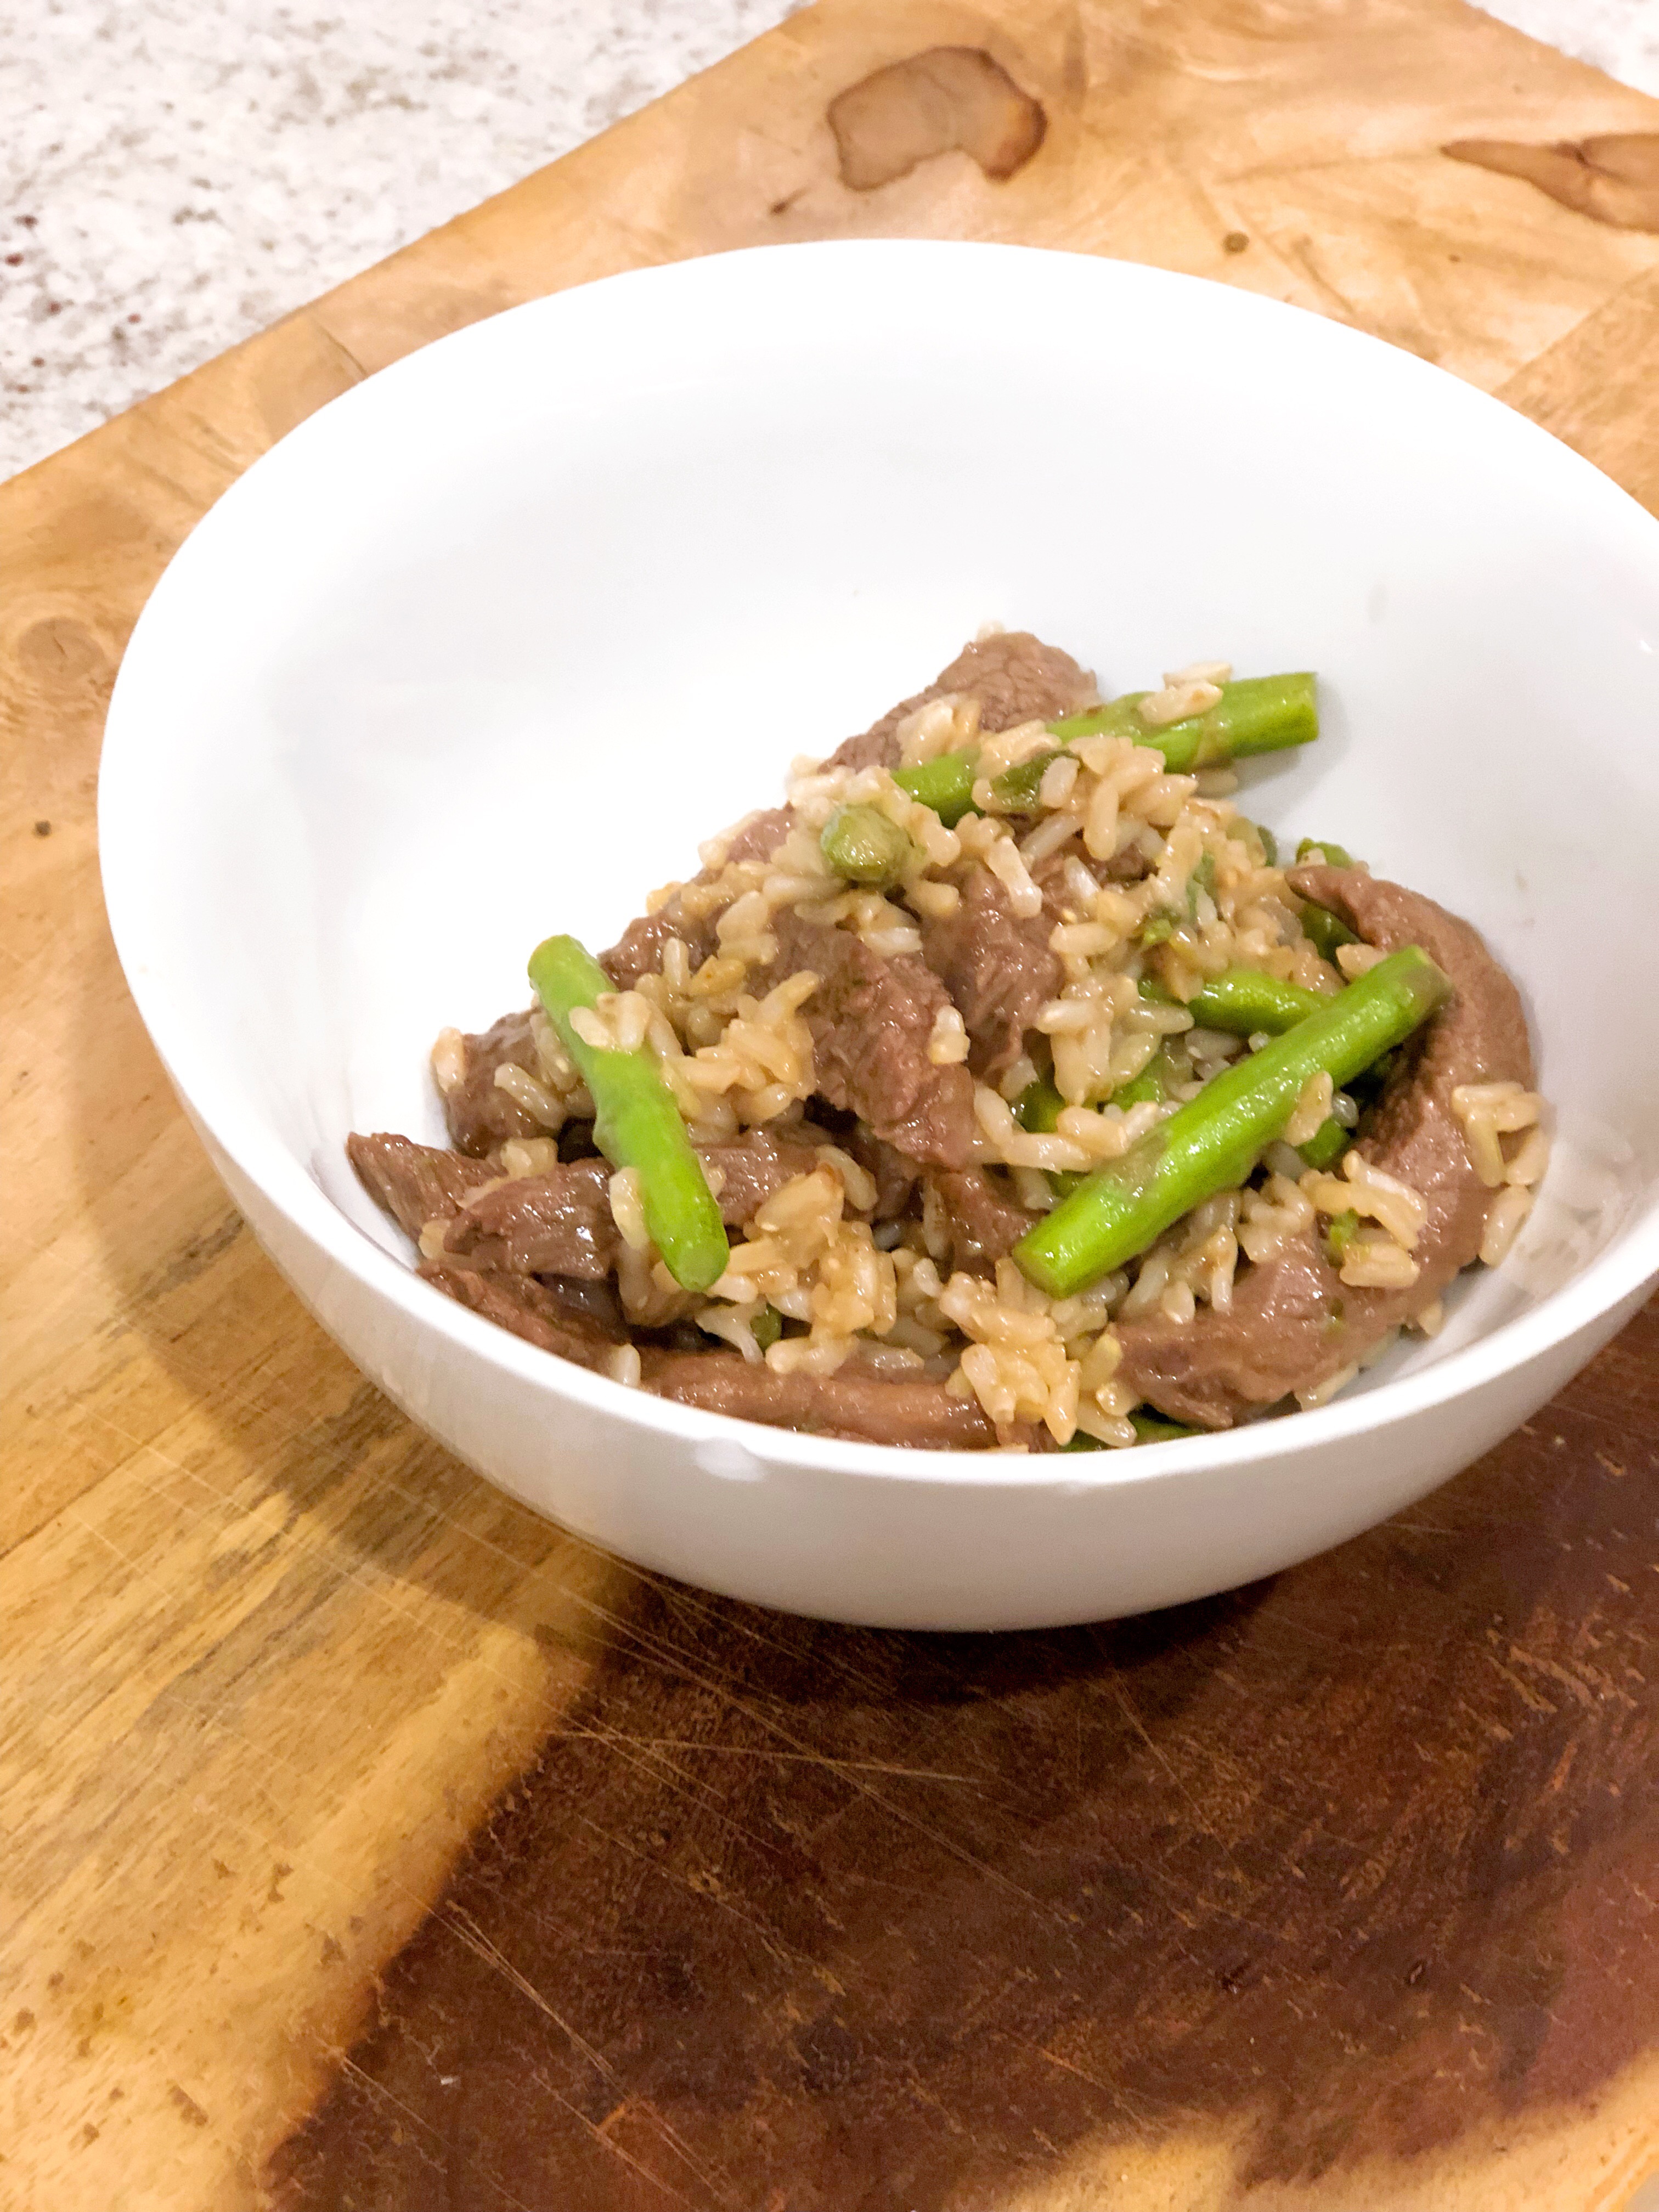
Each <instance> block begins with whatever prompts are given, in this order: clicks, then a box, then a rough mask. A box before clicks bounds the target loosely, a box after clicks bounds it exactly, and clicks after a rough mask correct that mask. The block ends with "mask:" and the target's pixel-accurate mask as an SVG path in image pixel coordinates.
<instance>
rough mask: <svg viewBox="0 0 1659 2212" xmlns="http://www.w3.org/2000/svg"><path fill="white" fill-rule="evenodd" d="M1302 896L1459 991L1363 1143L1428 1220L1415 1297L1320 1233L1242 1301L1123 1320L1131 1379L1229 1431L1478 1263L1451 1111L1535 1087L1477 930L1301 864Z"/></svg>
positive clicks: (1246, 1282) (1420, 904) (1336, 1365)
mask: <svg viewBox="0 0 1659 2212" xmlns="http://www.w3.org/2000/svg"><path fill="white" fill-rule="evenodd" d="M1286 880H1287V881H1288V883H1289V884H1290V886H1291V890H1292V891H1293V892H1295V893H1296V895H1297V896H1298V897H1301V898H1304V899H1311V900H1313V901H1314V902H1315V903H1316V904H1317V905H1320V906H1323V907H1328V908H1330V909H1331V910H1332V911H1333V912H1334V913H1335V914H1337V915H1340V917H1341V918H1342V920H1343V921H1346V922H1347V923H1348V925H1349V926H1350V927H1352V929H1354V930H1356V931H1358V934H1359V935H1360V936H1361V937H1362V938H1363V939H1364V940H1365V941H1366V943H1367V944H1370V945H1376V946H1378V947H1379V948H1380V949H1382V950H1383V951H1395V949H1396V948H1397V947H1398V946H1400V945H1421V946H1422V948H1423V950H1424V951H1425V952H1426V953H1428V955H1429V956H1430V957H1431V959H1433V960H1435V961H1437V962H1438V963H1439V965H1440V966H1441V967H1442V968H1443V969H1445V971H1446V973H1447V974H1448V975H1449V976H1450V977H1451V979H1452V982H1453V984H1454V985H1455V997H1454V998H1453V999H1452V1000H1450V1001H1449V1003H1448V1004H1447V1006H1444V1007H1443V1008H1442V1010H1441V1011H1440V1012H1439V1013H1438V1014H1437V1016H1436V1017H1435V1018H1434V1019H1433V1020H1432V1022H1431V1023H1430V1024H1428V1026H1427V1028H1426V1030H1424V1031H1422V1032H1419V1039H1418V1040H1417V1041H1416V1042H1414V1045H1413V1048H1408V1051H1407V1054H1406V1055H1405V1057H1404V1058H1403V1059H1402V1061H1401V1066H1399V1067H1398V1068H1397V1069H1396V1070H1395V1074H1394V1076H1393V1077H1392V1078H1391V1079H1390V1081H1389V1085H1388V1086H1387V1088H1386V1090H1385V1091H1384V1092H1383V1097H1382V1098H1381V1100H1380V1101H1379V1102H1378V1104H1377V1107H1376V1112H1375V1114H1374V1115H1373V1117H1372V1120H1371V1123H1370V1127H1369V1128H1368V1129H1367V1131H1366V1133H1365V1135H1364V1137H1363V1138H1362V1139H1360V1142H1359V1145H1358V1151H1359V1152H1360V1154H1361V1156H1362V1157H1363V1158H1366V1159H1369V1160H1370V1161H1371V1162H1372V1163H1373V1164H1375V1165H1376V1166H1377V1167H1379V1168H1381V1169H1383V1170H1384V1171H1385V1172H1386V1173H1387V1174H1389V1175H1391V1176H1397V1177H1398V1178H1399V1179H1400V1181H1401V1182H1405V1183H1409V1184H1410V1186H1411V1187H1412V1188H1413V1190H1417V1191H1419V1192H1421V1194H1422V1195H1423V1197H1424V1199H1425V1200H1426V1202H1427V1207H1428V1213H1427V1218H1426V1220H1425V1224H1424V1227H1423V1231H1422V1234H1421V1237H1419V1242H1418V1245H1417V1249H1416V1252H1415V1254H1414V1255H1413V1256H1414V1257H1415V1259H1416V1260H1417V1261H1418V1264H1419V1271H1420V1272H1419V1277H1418V1279H1417V1281H1416V1282H1415V1283H1414V1284H1413V1285H1412V1287H1411V1288H1410V1289H1409V1290H1405V1291H1383V1290H1363V1289H1361V1290H1356V1289H1355V1288H1353V1287H1352V1285H1349V1284H1346V1283H1344V1282H1343V1281H1342V1280H1341V1278H1340V1275H1339V1273H1338V1272H1337V1270H1336V1269H1335V1268H1334V1267H1333V1266H1332V1265H1331V1263H1330V1261H1329V1259H1328V1256H1327V1254H1326V1251H1325V1246H1324V1239H1323V1237H1322V1235H1321V1234H1320V1233H1319V1232H1318V1231H1317V1229H1316V1230H1315V1231H1309V1232H1308V1233H1307V1234H1305V1235H1304V1236H1302V1237H1295V1238H1293V1239H1291V1241H1290V1243H1288V1245H1287V1246H1286V1249H1285V1251H1284V1252H1283V1253H1282V1254H1281V1255H1279V1257H1278V1258H1276V1259H1273V1260H1270V1261H1266V1262H1264V1263H1263V1264H1262V1265H1261V1266H1260V1267H1244V1268H1243V1269H1241V1271H1240V1273H1239V1275H1238V1279H1237V1282H1236V1283H1235V1285H1234V1288H1233V1297H1232V1304H1231V1306H1229V1307H1227V1308H1226V1309H1225V1310H1222V1311H1220V1312H1218V1311H1216V1310H1214V1309H1213V1308H1212V1307H1208V1306H1200V1308H1199V1310H1198V1311H1197V1313H1196V1314H1195V1315H1194V1316H1193V1318H1192V1320H1191V1321H1190V1322H1185V1323H1177V1322H1170V1321H1167V1320H1165V1319H1164V1317H1163V1316H1161V1315H1160V1316H1149V1317H1147V1318H1145V1319H1142V1320H1138V1321H1133V1322H1124V1323H1122V1324H1121V1326H1120V1327H1119V1329H1118V1332H1117V1333H1118V1336H1119V1339H1120V1340H1121V1343H1122V1346H1123V1362H1122V1365H1121V1368H1120V1370H1119V1375H1120V1378H1121V1380H1122V1381H1124V1382H1126V1383H1128V1384H1130V1386H1131V1387H1132V1388H1133V1389H1135V1390H1136V1391H1137V1392H1138V1393H1139V1395H1140V1396H1141V1397H1142V1398H1143V1399H1145V1400H1146V1401H1147V1402H1148V1403H1149V1404H1151V1405H1153V1406H1156V1407H1158V1410H1159V1411H1160V1412H1161V1413H1168V1414H1170V1416H1171V1417H1172V1418H1174V1419H1176V1420H1182V1421H1194V1422H1197V1423H1199V1424H1200V1425H1202V1426H1204V1427H1206V1428H1212V1429H1225V1428H1229V1427H1231V1425H1232V1424H1233V1423H1234V1422H1235V1421H1237V1420H1239V1419H1243V1418H1245V1417H1246V1416H1247V1415H1249V1414H1250V1413H1257V1412H1260V1411H1261V1409H1262V1408H1263V1407H1267V1406H1270V1405H1273V1404H1275V1403H1276V1402H1277V1401H1279V1399H1281V1398H1285V1397H1287V1396H1289V1395H1291V1393H1292V1392H1296V1391H1306V1390H1310V1389H1315V1388H1316V1387H1317V1386H1318V1385H1319V1384H1320V1383H1323V1382H1325V1381H1327V1380H1328V1378H1329V1377H1330V1376H1333V1375H1334V1374H1336V1373H1338V1372H1339V1371H1340V1370H1341V1369H1342V1368H1344V1367H1346V1366H1348V1365H1350V1364H1352V1362H1353V1361H1354V1360H1356V1359H1358V1358H1362V1357H1363V1356H1364V1353H1365V1352H1369V1351H1370V1349H1371V1348H1372V1347H1373V1346H1375V1345H1376V1344H1378V1343H1380V1342H1381V1340H1383V1338H1384V1337H1385V1336H1386V1335H1387V1334H1388V1333H1389V1330H1390V1329H1392V1328H1397V1327H1398V1326H1399V1325H1400V1323H1401V1322H1404V1321H1407V1320H1408V1319H1409V1318H1410V1317H1411V1316H1413V1315H1415V1314H1419V1313H1420V1312H1421V1311H1422V1310H1423V1309H1424V1307H1425V1306H1426V1305H1427V1304H1429V1303H1430V1302H1431V1300H1432V1299H1433V1298H1435V1297H1437V1295H1438V1294H1439V1292H1440V1291H1442V1290H1443V1288H1444V1287H1445V1285H1447V1284H1448V1283H1449V1282H1450V1280H1451V1279H1452V1278H1453V1277H1454V1276H1455V1274H1456V1273H1457V1272H1458V1270H1459V1269H1460V1268H1462V1267H1468V1265H1469V1264H1470V1262H1471V1261H1473V1260H1474V1258H1475V1257H1476V1256H1477V1255H1478V1254H1479V1251H1480V1239H1481V1236H1482V1233H1483V1231H1484V1230H1485V1226H1486V1212H1487V1209H1488V1206H1490V1204H1491V1201H1492V1193H1491V1192H1490V1191H1488V1190H1487V1189H1486V1187H1485V1185H1484V1184H1483V1183H1482V1182H1480V1177H1479V1176H1477V1175H1476V1174H1475V1172H1474V1168H1473V1167H1472V1166H1471V1165H1470V1164H1469V1159H1468V1152H1467V1151H1466V1149H1465V1146H1464V1142H1463V1132H1462V1124H1461V1123H1460V1122H1459V1121H1458V1119H1457V1117H1456V1115H1455V1113H1454V1112H1453V1111H1452V1106H1451V1094H1452V1092H1453V1091H1454V1090H1455V1088H1456V1087H1457V1085H1459V1084H1462V1083H1494V1082H1500V1081H1505V1080H1512V1081H1515V1082H1517V1083H1524V1084H1527V1085H1530V1084H1531V1082H1532V1080H1533V1060H1532V1048H1531V1045H1530V1043H1529V1042H1528V1036H1527V1021H1526V1015H1525V1012H1523V1010H1522V1005H1521V1000H1520V994H1518V993H1517V991H1516V987H1515V986H1514V984H1513V983H1512V982H1511V981H1510V979H1509V977H1508V976H1507V975H1505V974H1504V971H1503V969H1501V968H1500V967H1499V966H1498V963H1497V962H1496V961H1495V960H1494V959H1493V958H1492V955H1491V954H1490V953H1489V952H1488V951H1487V950H1486V946H1485V945H1484V944H1483V943H1482V942H1481V940H1480V937H1479V936H1478V935H1477V934H1476V933H1475V931H1474V930H1473V929H1472V928H1471V927H1469V925H1468V922H1466V921H1459V920H1458V919H1457V917H1456V916H1455V915H1449V914H1448V913H1447V912H1446V911H1445V909H1444V908H1442V907H1438V906H1437V905H1436V904H1435V903H1434V902H1433V901H1432V900H1431V899H1426V898H1424V897H1422V896H1420V895H1419V893H1417V892H1415V891H1410V890H1405V889H1404V888H1403V887H1402V886H1401V884H1391V883H1385V882H1382V881H1378V880H1376V879H1375V878H1372V877H1370V876H1368V875H1366V874H1365V873H1364V872H1363V871H1362V870H1358V869H1349V868H1323V867H1304V868H1292V869H1291V870H1290V871H1289V872H1288V874H1287V878H1286Z"/></svg>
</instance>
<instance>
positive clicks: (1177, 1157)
mask: <svg viewBox="0 0 1659 2212" xmlns="http://www.w3.org/2000/svg"><path fill="white" fill-rule="evenodd" d="M1450 988H1451V985H1450V984H1449V981H1447V979H1446V977H1445V976H1444V975H1443V974H1442V972H1441V971H1440V969H1438V968H1437V967H1436V966H1435V964H1434V963H1433V961H1432V960H1431V959H1430V958H1429V957H1428V955H1427V953H1426V952H1425V951H1423V950H1422V949H1421V947H1420V946H1418V945H1405V946H1402V947H1401V950H1400V951H1397V952H1391V953H1390V954H1389V956H1388V957H1387V958H1386V959H1385V960H1380V961H1379V962H1378V963H1377V964H1376V967H1375V968H1372V969H1369V970H1368V971H1367V973H1366V974H1364V975H1362V976H1360V977H1359V978H1358V981H1356V982H1352V983H1350V984H1349V985H1348V987H1347V988H1346V990H1344V991H1340V992H1339V993H1338V994H1337V995H1336V996H1335V997H1334V998H1333V999H1329V1000H1326V1001H1325V1002H1324V1003H1323V1005H1322V1008H1321V1010H1320V1012H1318V1013H1316V1014H1310V1015H1309V1016H1308V1018H1306V1020H1304V1021H1301V1022H1298V1023H1297V1025H1296V1027H1295V1028H1294V1029H1293V1030H1287V1031H1286V1033H1285V1035H1284V1036H1281V1037H1278V1038H1276V1039H1275V1040H1274V1042H1273V1043H1272V1044H1269V1045H1264V1046H1263V1048H1262V1049H1261V1051H1260V1052H1258V1053H1256V1054H1253V1055H1252V1057H1251V1058H1249V1060H1239V1061H1238V1062H1237V1063H1236V1064H1235V1065H1234V1066H1231V1067H1229V1068H1225V1069H1224V1070H1223V1071H1222V1073H1220V1074H1219V1075H1218V1076H1216V1077H1215V1078H1214V1079H1213V1080H1212V1081H1211V1082H1209V1083H1207V1084H1206V1085H1205V1086H1204V1089H1203V1090H1202V1091H1200V1093H1199V1095H1198V1097H1196V1098H1194V1099H1191V1100H1189V1101H1188V1103H1187V1104H1186V1105H1185V1106H1182V1107H1181V1108H1180V1109H1178V1110H1177V1111H1176V1113H1174V1114H1172V1115H1170V1117H1169V1119H1168V1120H1167V1121H1161V1122H1160V1123H1159V1124H1158V1127H1157V1128H1155V1129H1152V1130H1149V1131H1148V1132H1147V1133H1146V1136H1144V1137H1143V1138H1141V1139H1140V1140H1139V1143H1138V1144H1134V1145H1132V1146H1130V1147H1129V1149H1128V1151H1127V1152H1125V1153H1124V1154H1123V1156H1122V1158H1121V1159H1116V1160H1111V1161H1109V1162H1108V1163H1107V1164H1105V1165H1104V1166H1103V1167H1100V1168H1097V1170H1095V1172H1094V1173H1093V1174H1092V1175H1091V1176H1090V1177H1089V1180H1088V1181H1087V1182H1085V1184H1084V1185H1083V1186H1082V1188H1080V1189H1079V1190H1076V1191H1074V1192H1073V1194H1072V1195H1071V1197H1069V1198H1066V1199H1062V1200H1060V1204H1059V1205H1058V1206H1055V1208H1054V1212H1052V1213H1049V1214H1047V1215H1045V1216H1044V1218H1042V1220H1041V1221H1039V1222H1037V1223H1036V1225H1034V1226H1033V1227H1032V1228H1030V1229H1029V1230H1027V1231H1026V1232H1025V1234H1024V1237H1021V1238H1020V1240H1019V1242H1018V1244H1016V1245H1015V1247H1014V1258H1015V1259H1016V1260H1017V1261H1018V1263H1019V1266H1020V1267H1022V1268H1023V1270H1024V1273H1025V1274H1026V1275H1027V1276H1028V1277H1029V1278H1030V1280H1031V1281H1032V1282H1034V1283H1035V1284H1036V1285H1037V1287H1038V1289H1039V1290H1042V1291H1047V1292H1048V1295H1049V1296H1050V1297H1071V1296H1072V1295H1073V1293H1074V1292H1076V1291H1081V1290H1083V1289H1084V1288H1085V1286H1086V1285H1088V1284H1090V1283H1093V1282H1097V1281H1098V1280H1099V1279H1100V1277H1101V1276H1103V1275H1106V1274H1109V1273H1111V1271H1112V1270H1113V1269H1114V1268H1115V1267H1122V1266H1123V1265H1124V1264H1125V1262H1126V1261H1130V1260H1133V1259H1134V1258H1135V1257H1136V1256H1137V1255H1139V1254H1140V1253H1142V1252H1144V1251H1145V1250H1146V1248H1147V1247H1148V1245H1150V1244H1152V1243H1155V1242H1156V1241H1157V1239H1158V1237H1161V1236H1162V1235H1163V1233H1164V1231H1165V1230H1166V1229H1167V1228H1168V1227H1169V1226H1170V1224H1171V1223H1172V1222H1174V1221H1178V1220H1179V1219H1180V1218H1181V1216H1182V1214H1183V1213H1186V1212H1189V1211H1190V1210H1191V1208H1192V1207H1194V1206H1198V1205H1201V1204H1202V1202H1203V1201H1204V1200H1206V1198H1212V1197H1214V1195H1215V1194H1216V1193H1217V1192H1218V1191H1223V1190H1232V1189H1235V1188H1237V1186H1238V1185H1239V1184H1241V1183H1242V1182H1243V1181H1244V1179H1245V1177H1246V1176H1248V1175H1249V1173H1250V1171H1251V1170H1252V1169H1253V1168H1254V1167H1255V1163H1256V1160H1257V1158H1259V1156H1260V1154H1261V1151H1262V1149H1263V1147H1264V1146H1267V1145H1268V1144H1270V1143H1272V1141H1273V1139H1274V1138H1275V1137H1277V1136H1279V1134H1280V1133H1281V1132H1282V1131H1283V1129H1284V1127H1285V1122H1286V1121H1288V1120H1289V1119H1290V1116H1291V1114H1292V1113H1293V1112H1294V1110H1295V1108H1296V1104H1297V1100H1298V1099H1299V1098H1300V1097H1301V1096H1302V1092H1303V1091H1304V1088H1305V1086H1306V1085H1307V1083H1308V1081H1309V1079H1310V1078H1311V1077H1312V1076H1315V1075H1316V1074H1318V1073H1320V1071H1321V1070H1324V1071H1325V1073H1328V1075H1329V1076H1330V1078H1331V1080H1332V1081H1333V1083H1334V1084H1337V1085H1341V1084H1346V1082H1348V1081H1349V1080H1350V1079H1352V1077H1354V1076H1356V1075H1358V1073H1359V1072H1360V1071H1361V1069H1362V1068H1365V1067H1369V1066H1370V1063H1371V1062H1372V1061H1373V1060H1375V1059H1376V1057H1377V1055H1378V1054H1380V1053H1383V1052H1386V1051H1388V1050H1389V1049H1390V1048H1391V1047H1393V1046H1395V1045H1397V1044H1400V1043H1402V1042H1404V1040H1405V1039H1406V1038H1407V1037H1408V1036H1411V1034H1412V1032H1413V1030H1416V1029H1417V1028H1418V1027H1419V1025H1420V1024H1422V1023H1423V1022H1425V1021H1426V1020H1427V1018H1428V1017H1429V1016H1430V1015H1431V1013H1432V1012H1434V1010H1435V1008H1436V1007H1437V1006H1439V1005H1440V1003H1441V1002H1442V1000H1443V999H1444V998H1445V997H1446V995H1447V994H1448V992H1449V990H1450Z"/></svg>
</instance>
